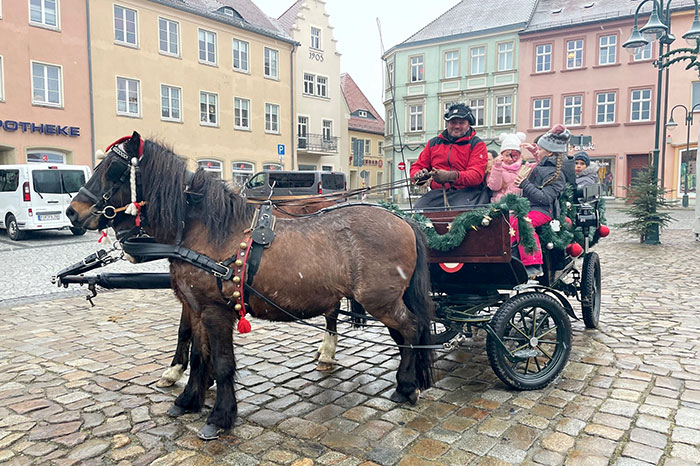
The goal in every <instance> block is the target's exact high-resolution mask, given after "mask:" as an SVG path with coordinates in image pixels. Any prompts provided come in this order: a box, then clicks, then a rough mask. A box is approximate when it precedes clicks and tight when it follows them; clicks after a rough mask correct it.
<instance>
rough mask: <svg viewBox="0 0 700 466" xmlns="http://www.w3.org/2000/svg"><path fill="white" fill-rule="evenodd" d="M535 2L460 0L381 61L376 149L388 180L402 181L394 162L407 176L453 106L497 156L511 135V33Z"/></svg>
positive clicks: (515, 96)
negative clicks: (381, 120)
mask: <svg viewBox="0 0 700 466" xmlns="http://www.w3.org/2000/svg"><path fill="white" fill-rule="evenodd" d="M535 3H536V1H535V0H518V1H516V2H513V1H506V0H499V1H493V2H478V1H477V0H462V1H461V2H459V3H458V4H457V5H455V6H454V7H453V8H451V9H450V10H448V11H447V12H445V13H444V14H443V15H441V16H440V17H438V18H437V19H436V20H434V21H433V22H431V23H430V24H428V25H427V26H425V27H424V28H423V29H421V30H420V31H418V32H417V33H415V34H413V35H412V36H411V37H409V38H408V39H407V40H405V41H404V42H402V43H400V44H398V45H396V46H394V47H392V48H391V49H390V50H389V51H387V52H386V53H385V54H384V56H383V59H384V60H385V61H386V69H387V73H386V77H385V79H386V92H385V96H384V104H385V119H386V125H387V126H386V139H385V143H384V146H385V147H386V150H387V157H388V159H389V160H388V161H387V163H388V165H389V169H390V173H391V174H392V175H391V177H392V180H393V179H399V178H402V177H403V176H405V175H404V174H402V173H401V170H398V167H399V166H400V165H399V163H401V164H405V169H406V171H408V169H409V167H410V164H411V163H412V162H414V161H415V160H417V158H418V155H419V154H420V152H421V150H422V149H423V147H424V146H425V143H426V142H427V141H428V140H430V138H432V137H435V136H436V135H437V134H438V133H440V132H441V131H443V130H444V129H445V122H444V120H443V114H444V113H445V111H446V109H447V108H448V107H449V106H450V105H451V104H453V103H455V102H463V103H466V104H467V105H469V106H470V107H471V109H472V111H473V113H474V115H475V117H476V125H475V129H476V131H477V135H478V136H479V137H481V138H482V139H483V140H484V141H485V142H486V144H487V147H488V148H489V149H495V150H498V144H497V140H498V136H499V134H500V133H502V132H513V131H514V129H515V126H516V117H515V116H516V115H517V113H518V111H519V110H518V100H519V92H520V91H519V87H520V85H519V83H518V79H519V78H518V69H519V66H520V65H519V57H520V55H521V52H520V50H519V44H518V32H519V31H520V30H521V29H522V28H523V27H525V25H526V24H527V21H528V20H529V19H530V16H531V14H532V11H533V8H534V6H535ZM465 18H468V19H465ZM399 133H400V134H399ZM402 149H403V154H402ZM412 189H413V188H412ZM414 193H416V194H417V192H415V191H414Z"/></svg>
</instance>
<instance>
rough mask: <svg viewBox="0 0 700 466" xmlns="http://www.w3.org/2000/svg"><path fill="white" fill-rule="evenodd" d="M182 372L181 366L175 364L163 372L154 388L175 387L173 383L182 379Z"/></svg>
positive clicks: (183, 370)
mask: <svg viewBox="0 0 700 466" xmlns="http://www.w3.org/2000/svg"><path fill="white" fill-rule="evenodd" d="M184 372H185V369H184V368H183V367H182V364H176V365H174V366H170V367H168V368H167V369H166V370H165V372H163V375H161V376H160V380H158V382H157V383H156V387H159V388H163V387H172V386H173V385H175V382H177V381H178V380H180V378H182V374H184Z"/></svg>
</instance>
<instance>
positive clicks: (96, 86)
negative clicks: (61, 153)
mask: <svg viewBox="0 0 700 466" xmlns="http://www.w3.org/2000/svg"><path fill="white" fill-rule="evenodd" d="M89 5H90V11H89V14H90V57H91V61H92V89H93V96H94V115H95V116H94V120H95V141H96V145H97V147H99V148H102V147H105V146H106V145H108V144H109V143H111V142H112V141H113V140H115V139H117V138H119V137H121V136H123V135H126V134H130V133H131V132H132V131H133V130H137V131H139V133H141V134H142V136H144V137H147V138H154V139H156V140H160V141H162V142H164V143H166V144H168V145H170V146H171V147H172V148H173V149H174V151H175V152H176V153H178V154H180V155H182V156H184V157H185V158H186V159H187V160H188V162H189V165H190V168H196V167H197V166H199V167H203V168H204V169H206V170H209V171H213V172H216V173H217V174H218V175H219V176H221V178H223V179H225V180H231V181H233V183H234V184H240V183H242V182H243V181H244V180H245V179H247V178H248V177H249V176H250V175H251V174H253V173H254V172H256V171H260V170H263V169H280V168H283V167H284V168H291V165H290V164H289V162H286V161H285V159H284V157H285V154H286V153H287V151H286V150H285V149H286V148H291V147H292V142H293V139H294V136H293V128H292V108H293V102H294V95H293V93H292V80H291V78H292V62H293V53H294V45H295V42H294V41H293V40H292V39H291V38H290V37H289V36H287V35H286V34H285V33H284V32H282V31H281V30H279V29H278V28H277V26H276V25H275V23H274V22H273V21H271V20H270V19H269V18H267V16H266V15H265V14H264V13H262V12H261V11H260V10H259V9H258V8H257V7H256V6H255V5H254V4H253V3H252V2H251V1H249V0H229V1H225V2H224V1H221V2H207V1H203V0H149V1H147V0H125V1H121V0H120V1H117V2H103V1H101V0H90V2H89Z"/></svg>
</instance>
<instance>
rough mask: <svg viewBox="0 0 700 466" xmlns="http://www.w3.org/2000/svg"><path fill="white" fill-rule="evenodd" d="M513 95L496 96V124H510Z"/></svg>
mask: <svg viewBox="0 0 700 466" xmlns="http://www.w3.org/2000/svg"><path fill="white" fill-rule="evenodd" d="M512 113H513V97H511V96H509V95H504V96H500V97H496V124H497V125H509V124H510V123H511V121H512Z"/></svg>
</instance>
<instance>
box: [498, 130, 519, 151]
mask: <svg viewBox="0 0 700 466" xmlns="http://www.w3.org/2000/svg"><path fill="white" fill-rule="evenodd" d="M499 139H500V140H501V152H503V151H504V150H517V151H518V152H520V150H521V149H520V144H521V143H523V142H525V133H521V132H520V131H518V132H517V133H510V134H507V133H501V135H500V136H499Z"/></svg>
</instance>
